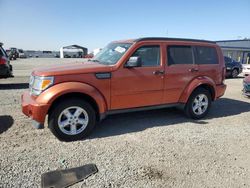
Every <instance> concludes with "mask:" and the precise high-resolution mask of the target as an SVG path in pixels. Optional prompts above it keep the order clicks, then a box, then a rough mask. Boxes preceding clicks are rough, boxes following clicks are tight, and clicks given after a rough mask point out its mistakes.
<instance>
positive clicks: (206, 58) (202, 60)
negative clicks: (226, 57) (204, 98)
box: [194, 46, 222, 84]
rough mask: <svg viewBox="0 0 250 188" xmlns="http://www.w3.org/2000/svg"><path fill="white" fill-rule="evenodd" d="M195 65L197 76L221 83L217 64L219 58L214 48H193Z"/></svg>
mask: <svg viewBox="0 0 250 188" xmlns="http://www.w3.org/2000/svg"><path fill="white" fill-rule="evenodd" d="M194 48H195V57H196V64H197V65H198V69H199V76H206V77H209V78H211V79H212V80H214V81H215V83H216V84H220V83H221V77H222V67H221V65H220V64H219V57H218V54H217V50H216V48H215V47H212V46H211V47H210V46H195V47H194Z"/></svg>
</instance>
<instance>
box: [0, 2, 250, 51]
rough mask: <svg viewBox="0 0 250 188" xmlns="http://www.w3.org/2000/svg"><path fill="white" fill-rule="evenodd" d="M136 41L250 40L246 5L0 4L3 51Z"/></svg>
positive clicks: (249, 10)
mask: <svg viewBox="0 0 250 188" xmlns="http://www.w3.org/2000/svg"><path fill="white" fill-rule="evenodd" d="M139 37H179V38H193V39H206V40H231V39H241V38H245V37H247V38H250V0H238V1H235V0H153V1H152V0H123V1H121V0H99V1H90V0H89V1H85V0H68V1H67V0H0V42H3V43H4V47H5V48H9V47H17V48H22V49H24V50H59V49H60V47H62V46H67V45H71V44H77V45H80V46H84V47H87V48H88V49H89V50H93V49H95V48H99V47H100V48H102V47H104V46H105V45H106V44H107V43H109V42H111V41H114V40H121V39H131V38H139Z"/></svg>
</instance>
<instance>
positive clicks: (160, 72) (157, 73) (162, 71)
mask: <svg viewBox="0 0 250 188" xmlns="http://www.w3.org/2000/svg"><path fill="white" fill-rule="evenodd" d="M164 73H165V71H164V70H156V71H154V72H153V74H154V75H159V74H164Z"/></svg>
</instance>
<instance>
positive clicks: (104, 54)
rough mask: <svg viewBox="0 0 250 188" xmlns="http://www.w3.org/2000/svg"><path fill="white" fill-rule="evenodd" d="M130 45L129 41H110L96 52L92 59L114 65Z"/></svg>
mask: <svg viewBox="0 0 250 188" xmlns="http://www.w3.org/2000/svg"><path fill="white" fill-rule="evenodd" d="M131 45H132V44H129V43H110V44H108V45H107V46H106V47H105V48H103V49H102V50H101V51H100V52H99V53H98V54H96V56H95V57H94V58H93V61H97V62H99V63H101V64H106V65H114V64H116V63H117V61H118V60H119V59H120V58H121V57H122V56H123V54H125V52H126V51H127V50H128V49H129V47H130V46H131Z"/></svg>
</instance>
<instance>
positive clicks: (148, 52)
mask: <svg viewBox="0 0 250 188" xmlns="http://www.w3.org/2000/svg"><path fill="white" fill-rule="evenodd" d="M132 57H140V58H141V61H142V67H152V66H158V65H160V46H143V47H140V48H138V49H137V50H136V51H135V52H134V54H133V55H132Z"/></svg>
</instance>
